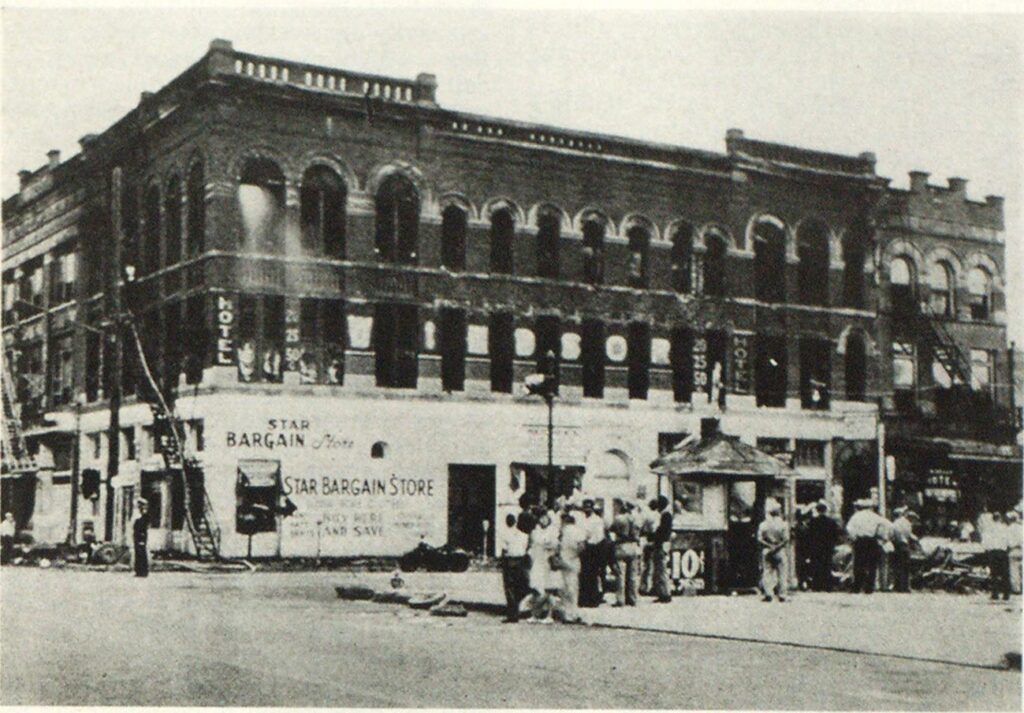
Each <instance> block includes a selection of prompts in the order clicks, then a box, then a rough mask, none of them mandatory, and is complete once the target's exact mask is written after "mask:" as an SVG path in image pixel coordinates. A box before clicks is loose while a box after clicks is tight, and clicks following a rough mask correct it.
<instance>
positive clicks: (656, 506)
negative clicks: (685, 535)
mask: <svg viewBox="0 0 1024 713" xmlns="http://www.w3.org/2000/svg"><path fill="white" fill-rule="evenodd" d="M651 505H652V509H653V510H654V511H655V512H657V513H658V526H657V527H656V528H655V530H654V533H653V534H652V535H651V547H652V548H653V552H654V555H653V557H654V594H655V595H656V596H657V599H655V600H654V601H655V602H656V603H658V604H668V603H669V602H671V601H672V580H671V574H672V573H671V572H670V571H669V548H670V547H671V546H672V510H671V509H670V508H669V502H668V498H666V497H665V496H664V495H659V496H658V497H657V498H656V499H654V500H652V501H651Z"/></svg>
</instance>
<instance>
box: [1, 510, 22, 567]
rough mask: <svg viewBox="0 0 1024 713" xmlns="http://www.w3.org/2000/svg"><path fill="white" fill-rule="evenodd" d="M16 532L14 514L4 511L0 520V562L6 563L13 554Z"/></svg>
mask: <svg viewBox="0 0 1024 713" xmlns="http://www.w3.org/2000/svg"><path fill="white" fill-rule="evenodd" d="M17 534H18V526H17V524H16V523H15V522H14V515H13V514H11V513H9V512H5V513H4V519H3V522H0V564H8V563H9V562H10V561H11V558H12V557H13V555H14V536H15V535H17Z"/></svg>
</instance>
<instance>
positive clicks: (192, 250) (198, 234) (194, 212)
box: [122, 163, 206, 257]
mask: <svg viewBox="0 0 1024 713" xmlns="http://www.w3.org/2000/svg"><path fill="white" fill-rule="evenodd" d="M185 192H186V194H187V196H188V219H187V225H186V239H187V240H188V247H186V249H185V253H186V255H188V256H189V257H192V256H194V255H198V254H199V253H201V252H203V250H204V249H205V248H206V182H205V179H204V178H203V164H201V163H194V164H192V167H191V168H190V169H189V171H188V185H187V186H186V188H185ZM122 210H123V209H122Z"/></svg>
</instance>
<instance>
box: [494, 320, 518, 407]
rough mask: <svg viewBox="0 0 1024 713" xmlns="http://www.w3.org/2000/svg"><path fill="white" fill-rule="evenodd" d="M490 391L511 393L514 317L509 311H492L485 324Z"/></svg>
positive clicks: (513, 360)
mask: <svg viewBox="0 0 1024 713" xmlns="http://www.w3.org/2000/svg"><path fill="white" fill-rule="evenodd" d="M487 352H488V356H489V358H490V359H489V361H490V378H491V391H493V392H495V393H503V394H510V393H512V384H513V381H514V379H515V353H516V348H515V318H514V316H513V315H512V313H511V312H494V313H492V314H491V315H490V318H489V319H488V325H487Z"/></svg>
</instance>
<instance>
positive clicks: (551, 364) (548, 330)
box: [535, 314, 562, 384]
mask: <svg viewBox="0 0 1024 713" xmlns="http://www.w3.org/2000/svg"><path fill="white" fill-rule="evenodd" d="M536 337H537V346H536V351H535V354H536V358H537V372H538V373H541V374H548V373H550V374H554V376H555V383H556V384H557V383H558V370H559V361H560V357H561V353H562V325H561V322H560V321H559V319H558V317H556V316H553V315H547V314H544V315H540V316H539V317H537V323H536Z"/></svg>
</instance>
